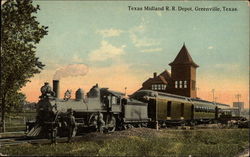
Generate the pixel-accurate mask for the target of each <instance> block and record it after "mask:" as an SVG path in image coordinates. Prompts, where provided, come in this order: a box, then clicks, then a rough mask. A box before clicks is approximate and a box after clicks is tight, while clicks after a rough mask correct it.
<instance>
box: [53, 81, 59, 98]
mask: <svg viewBox="0 0 250 157" xmlns="http://www.w3.org/2000/svg"><path fill="white" fill-rule="evenodd" d="M53 91H54V92H55V97H56V98H59V80H53Z"/></svg>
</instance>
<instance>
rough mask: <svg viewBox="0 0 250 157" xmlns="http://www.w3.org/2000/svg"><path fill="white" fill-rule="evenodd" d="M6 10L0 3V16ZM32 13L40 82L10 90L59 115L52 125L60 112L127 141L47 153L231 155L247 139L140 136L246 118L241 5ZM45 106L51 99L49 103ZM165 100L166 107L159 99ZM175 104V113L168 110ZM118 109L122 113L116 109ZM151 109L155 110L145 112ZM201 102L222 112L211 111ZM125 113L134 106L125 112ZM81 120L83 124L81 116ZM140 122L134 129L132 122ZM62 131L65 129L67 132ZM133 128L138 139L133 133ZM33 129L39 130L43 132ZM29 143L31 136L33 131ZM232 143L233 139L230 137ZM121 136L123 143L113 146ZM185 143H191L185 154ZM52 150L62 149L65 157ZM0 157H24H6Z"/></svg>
mask: <svg viewBox="0 0 250 157" xmlns="http://www.w3.org/2000/svg"><path fill="white" fill-rule="evenodd" d="M7 3H8V1H7V2H3V3H2V7H3V6H4V5H6V4H7ZM30 4H31V5H33V6H37V5H39V10H37V11H36V12H34V13H32V16H34V17H35V20H36V21H37V22H39V25H40V26H44V27H43V28H41V29H44V30H46V31H47V33H45V32H42V31H41V30H40V31H41V32H40V33H44V34H43V35H41V34H39V33H38V34H37V35H34V34H33V35H34V38H35V36H37V38H39V40H38V42H35V44H34V45H35V47H36V48H35V49H34V52H35V57H36V58H37V61H39V63H41V64H42V65H44V66H42V68H40V69H39V71H40V72H39V73H34V75H31V77H28V78H26V80H30V82H27V83H25V84H23V85H22V86H20V88H19V90H18V91H19V92H21V93H23V94H24V95H25V97H26V102H27V103H28V104H31V103H33V104H34V105H36V104H38V106H39V104H41V102H43V103H44V101H45V100H46V101H47V100H50V104H54V106H53V105H52V107H54V110H57V111H58V112H56V115H55V116H54V117H56V118H58V117H57V116H58V115H59V119H60V116H61V117H63V116H65V113H66V112H67V114H68V113H69V114H71V113H72V115H71V116H73V115H74V116H73V119H71V120H72V121H74V126H86V125H88V127H90V126H92V127H96V129H97V130H98V131H99V132H102V131H104V132H105V128H106V130H108V131H107V132H109V131H110V132H113V131H114V130H119V129H121V130H126V129H128V132H125V133H124V132H123V131H118V132H114V133H113V134H108V135H107V134H104V135H99V134H93V133H90V135H91V136H92V135H93V136H94V137H97V138H100V139H99V140H100V141H101V142H100V143H98V142H95V140H96V139H95V140H88V141H87V140H86V139H87V138H84V142H83V143H81V142H80V143H79V145H78V146H77V147H76V148H73V145H74V144H72V143H70V144H69V145H68V146H67V148H63V147H64V146H61V145H59V144H58V145H56V146H55V147H58V152H57V151H55V152H57V153H58V154H59V155H61V154H63V155H69V156H70V155H84V156H85V155H87V156H88V155H91V156H92V155H93V156H96V155H101V156H105V155H119V156H126V155H135V156H156V155H160V156H161V155H163V156H164V155H165V156H166V155H174V156H175V155H177V156H179V155H184V156H186V155H190V156H195V155H202V156H209V154H210V155H211V154H212V155H215V156H216V155H225V156H228V155H232V154H233V156H235V155H238V154H239V153H242V152H243V151H244V150H245V148H246V146H247V145H248V144H249V143H248V142H247V141H248V140H246V139H248V138H249V136H248V135H247V130H240V131H239V130H237V129H236V130H233V129H232V130H231V131H232V132H228V131H230V129H227V130H226V131H225V130H223V129H222V130H220V129H218V128H217V129H215V130H213V129H211V130H210V129H209V131H208V130H205V131H206V132H207V134H205V133H204V132H203V133H201V132H202V131H201V132H199V131H198V133H196V132H195V131H194V130H190V128H189V129H188V130H186V132H185V130H184V131H183V130H182V131H183V132H181V133H179V134H175V133H173V132H171V131H170V132H169V130H167V129H166V130H161V129H160V131H158V130H156V129H154V130H149V129H148V127H146V129H145V130H142V129H141V128H143V127H145V126H149V125H148V124H149V122H150V121H151V120H153V121H154V125H155V123H156V125H157V127H156V128H157V129H159V127H160V128H163V127H166V126H168V124H167V122H171V125H173V123H172V122H177V121H178V123H179V122H181V123H182V122H183V121H185V122H184V123H185V125H189V124H190V125H194V124H196V123H202V122H203V121H205V120H208V121H209V123H212V122H215V121H214V119H217V118H219V116H220V115H221V113H222V112H223V111H222V110H223V109H224V108H225V107H226V108H227V107H228V108H233V109H234V110H237V111H238V112H234V116H238V117H239V116H245V118H247V119H249V2H248V1H80V0H79V1H70V0H62V1H57V0H55V1H46V0H39V1H33V2H32V3H31V2H29V5H30ZM23 5H24V4H23ZM20 6H21V5H20ZM27 6H28V4H27ZM20 10H21V9H20ZM24 10H26V11H27V10H29V8H26V9H24ZM21 12H22V11H20V12H19V13H21ZM13 19H15V17H13ZM6 21H7V20H6ZM24 21H25V20H24ZM19 24H20V23H19ZM17 25H18V24H17ZM20 25H22V23H21V24H20ZM12 26H13V25H12ZM17 34H18V33H17ZM39 35H41V36H39ZM13 37H14V36H13ZM28 40H29V39H28V38H27V39H26V41H28ZM28 42H29V41H28ZM26 60H27V62H28V59H26ZM6 64H7V62H6ZM13 64H16V65H18V64H19V63H13ZM4 66H5V65H4V64H3V67H4ZM35 66H37V67H38V65H37V64H36V65H35ZM9 71H11V70H9ZM16 75H19V74H18V73H16ZM20 75H21V74H20ZM6 77H7V76H6ZM3 78H4V77H3ZM7 78H8V77H7ZM3 83H4V82H3ZM140 91H144V93H143V92H141V94H142V93H143V94H144V95H143V96H144V97H140ZM107 93H109V94H107ZM135 93H139V94H135ZM145 93H147V94H145ZM47 94H48V95H47ZM98 96H100V97H101V98H100V100H99V99H97V97H98ZM51 97H55V98H54V99H53V101H52V99H51ZM138 97H140V98H138ZM152 97H154V98H152ZM164 97H168V98H169V99H168V100H164V99H165V98H164ZM158 98H159V99H158ZM59 99H60V101H59ZM132 99H133V100H132ZM134 99H136V100H134ZM177 99H178V101H177ZM146 100H147V101H146ZM175 101H177V102H178V103H177V104H178V105H180V106H179V108H178V107H176V108H175V105H173V104H174V103H173V102H175ZM79 102H81V103H82V104H79ZM146 102H147V103H146ZM153 102H154V103H153ZM60 103H62V105H61V106H60ZM123 103H124V104H127V106H126V105H124V106H119V105H117V104H123ZM150 103H151V104H154V105H155V106H154V105H153V107H152V106H151V107H147V106H150ZM161 103H164V105H162V106H161V105H160V104H161ZM192 103H193V104H192ZM196 103H197V104H202V103H204V104H205V105H203V106H202V105H201V106H199V105H196ZM206 103H207V104H206ZM209 103H211V104H212V103H213V104H214V105H215V106H216V105H218V106H221V108H220V107H217V108H216V107H215V106H214V107H211V106H209ZM44 104H45V103H44ZM83 104H84V105H83ZM131 104H133V105H135V106H136V105H138V106H136V107H137V108H136V107H135V106H132V107H131V108H130V107H129V105H131ZM188 104H190V105H188ZM70 105H72V106H73V107H70ZM81 105H82V106H81ZM112 105H113V107H112ZM116 105H117V106H116ZM143 105H144V107H143ZM145 105H147V106H145ZM178 105H176V106H178ZM65 106H66V107H65ZM223 106H224V107H223ZM218 108H220V109H221V111H219V109H218ZM44 110H45V109H44ZM54 110H53V112H54ZM187 110H188V112H186V111H187ZM51 111H52V109H51ZM85 111H86V112H87V111H88V112H87V113H88V115H84V114H85V113H86V112H85ZM95 111H96V112H95ZM104 111H105V112H104ZM36 112H38V111H37V110H36ZM62 112H65V113H64V114H61V113H62ZM194 112H199V113H201V114H199V116H204V117H203V118H201V120H200V119H199V120H197V121H193V120H194V119H195V117H198V114H195V113H194ZM202 112H204V114H203V113H202ZM217 112H218V114H217ZM39 113H40V112H38V113H37V114H38V115H39ZM107 113H108V114H107ZM110 113H111V114H110ZM224 114H227V112H226V111H225V112H224V113H223V115H224ZM80 115H84V116H80ZM126 116H128V117H126ZM188 117H189V118H190V119H188ZM211 117H212V118H211ZM34 118H37V117H34ZM40 118H41V117H40ZM43 118H44V117H43ZM67 118H70V116H68V117H67ZM71 118H72V117H71ZM62 119H63V118H61V120H58V121H61V122H60V123H59V122H58V123H56V127H55V126H53V127H54V130H56V131H54V132H53V129H52V131H50V132H48V135H50V137H52V136H53V134H57V133H58V134H57V135H54V137H53V138H56V137H57V136H59V133H60V131H61V130H60V128H62V125H64V122H63V120H62ZM80 119H81V120H80ZM86 119H87V120H86ZM100 119H101V120H100ZM102 119H103V120H102ZM129 119H130V120H131V121H129ZM138 119H140V120H141V121H139V122H138V121H136V120H138ZM211 119H212V120H211ZM26 120H27V119H26ZM34 120H35V121H36V122H37V119H34ZM40 120H41V119H40ZM43 120H44V119H43ZM132 120H134V121H133V123H132ZM54 121H55V122H56V120H54ZM7 123H8V122H6V124H7ZM72 123H73V122H72ZM107 123H108V124H107ZM121 123H122V125H120V124H121ZM125 123H126V124H125ZM135 123H136V124H135ZM184 123H183V124H181V125H180V126H183V125H184ZM67 124H68V126H71V123H67ZM158 124H159V126H158ZM34 125H37V123H36V124H34ZM39 125H40V124H39ZM72 126H73V124H72ZM53 127H52V128H53ZM136 127H139V131H136V130H133V128H136ZM37 128H39V126H38V125H37ZM41 128H42V127H41ZM41 128H40V130H39V131H41V130H43V129H41ZM55 128H56V129H55ZM58 128H59V129H58ZM65 128H67V127H66V121H65ZM75 128H77V127H75ZM153 128H155V127H153ZM166 128H168V127H166ZM177 128H178V127H177ZM67 129H68V130H70V127H69V128H67ZM92 129H93V128H92ZM129 129H132V131H131V130H130V131H129ZM186 129H187V128H186ZM34 130H35V129H34ZM37 130H38V129H37ZM73 130H74V129H72V130H71V131H69V132H70V134H71V133H72V134H73V132H74V131H75V132H77V131H76V130H74V131H73ZM79 130H80V129H79V128H78V131H79ZM174 130H175V129H174ZM177 131H178V129H177ZM203 131H204V130H203ZM49 133H50V134H49ZM223 133H225V134H223ZM31 134H33V135H38V134H39V133H38V132H37V133H34V131H33V132H32V133H30V135H31ZM66 134H67V133H66ZM66 134H63V133H62V134H60V135H62V136H63V135H66ZM72 134H71V135H72ZM121 134H124V135H121ZM167 134H168V135H169V136H167ZM236 134H240V135H241V137H238V136H237V137H236ZM68 135H69V134H67V135H66V136H68ZM71 135H70V136H71ZM90 135H89V136H90ZM112 135H113V136H114V138H112V139H111V138H110V139H108V140H107V141H109V142H110V143H109V142H107V141H106V140H105V138H108V137H109V136H112ZM125 135H126V136H128V137H127V138H128V139H126V138H121V136H122V137H123V136H125ZM229 135H232V136H233V137H235V139H233V140H231V141H234V142H233V143H232V144H229V143H227V142H228V141H227V140H224V139H215V140H213V139H210V138H209V137H214V136H216V137H219V136H220V137H227V136H229ZM234 135H235V136H234ZM151 136H152V137H155V138H151ZM197 136H199V138H198V137H197ZM160 137H163V138H160ZM185 137H187V138H185ZM175 138H176V139H175ZM163 139H165V141H164V140H163ZM171 139H175V140H171ZM180 139H181V140H183V142H180V141H181V140H180ZM53 140H55V139H52V142H55V141H53ZM179 140H180V141H179ZM223 140H224V141H223ZM228 140H229V141H230V139H228ZM204 141H205V142H204ZM86 142H89V143H88V144H86ZM189 142H190V143H192V144H190V145H188V143H189ZM223 142H224V143H223ZM212 143H213V144H214V145H213V144H212ZM226 143H227V144H226ZM163 145H164V146H163ZM187 145H188V147H189V148H190V149H188V148H187ZM197 146H199V147H200V149H197ZM22 147H23V148H24V149H28V147H31V148H33V149H34V150H36V152H33V151H30V152H28V153H27V152H26V153H27V155H38V154H39V155H44V154H46V155H58V154H57V153H53V151H52V149H54V147H53V148H52V147H49V146H45V147H46V148H47V147H48V148H47V150H48V152H44V153H43V151H45V149H40V148H38V147H36V146H33V145H32V146H26V145H24V146H22ZM59 147H60V148H59ZM59 149H60V150H63V149H65V152H63V151H59ZM0 150H1V149H0ZM7 150H9V152H8V151H7ZM50 150H51V151H50ZM1 152H2V153H3V155H4V154H7V155H8V154H12V155H21V154H22V153H23V152H16V151H14V149H13V150H11V148H8V149H6V150H1ZM19 153H20V154H19Z"/></svg>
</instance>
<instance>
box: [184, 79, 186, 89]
mask: <svg viewBox="0 0 250 157" xmlns="http://www.w3.org/2000/svg"><path fill="white" fill-rule="evenodd" d="M184 88H187V81H186V80H185V81H184Z"/></svg>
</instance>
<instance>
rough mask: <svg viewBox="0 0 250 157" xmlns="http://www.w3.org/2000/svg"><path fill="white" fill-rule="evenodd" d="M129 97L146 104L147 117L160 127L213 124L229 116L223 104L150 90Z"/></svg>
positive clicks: (226, 106)
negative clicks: (220, 118)
mask: <svg viewBox="0 0 250 157" xmlns="http://www.w3.org/2000/svg"><path fill="white" fill-rule="evenodd" d="M131 97H132V98H134V99H136V100H139V101H143V102H147V103H148V117H149V118H151V119H152V120H153V121H157V122H159V124H160V125H161V126H167V125H186V124H188V125H194V124H196V123H213V122H215V121H216V120H217V119H218V118H219V117H221V116H222V115H225V114H228V115H230V114H231V113H230V112H227V110H226V109H227V108H228V105H225V104H219V103H213V102H209V101H205V100H201V99H194V98H189V97H184V96H179V95H174V94H168V93H162V92H156V91H152V90H140V91H137V92H135V93H134V94H133V95H131Z"/></svg>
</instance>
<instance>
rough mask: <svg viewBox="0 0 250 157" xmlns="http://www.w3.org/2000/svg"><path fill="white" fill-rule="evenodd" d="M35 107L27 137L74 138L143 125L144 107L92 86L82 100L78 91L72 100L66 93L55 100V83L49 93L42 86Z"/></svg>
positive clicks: (120, 94)
mask: <svg viewBox="0 0 250 157" xmlns="http://www.w3.org/2000/svg"><path fill="white" fill-rule="evenodd" d="M41 92H42V95H41V96H40V100H39V102H38V103H37V118H36V121H35V122H33V123H27V136H28V137H51V136H68V135H69V134H71V136H75V135H76V134H77V133H82V132H86V131H101V132H112V131H114V130H116V129H117V128H122V127H126V126H127V125H128V124H141V123H146V122H148V121H149V120H150V119H149V118H148V117H147V103H144V102H141V101H137V100H134V99H125V98H124V94H123V93H120V92H116V91H112V90H109V89H108V88H99V87H98V84H97V85H95V86H93V87H92V88H91V89H90V91H89V92H88V93H87V96H86V97H85V95H84V93H83V90H81V89H78V90H77V91H76V93H75V99H72V98H71V93H70V91H66V92H65V96H64V98H63V99H60V98H58V93H59V81H58V80H55V81H53V91H52V90H51V87H50V86H48V83H46V84H45V85H44V86H43V87H42V88H41Z"/></svg>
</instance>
